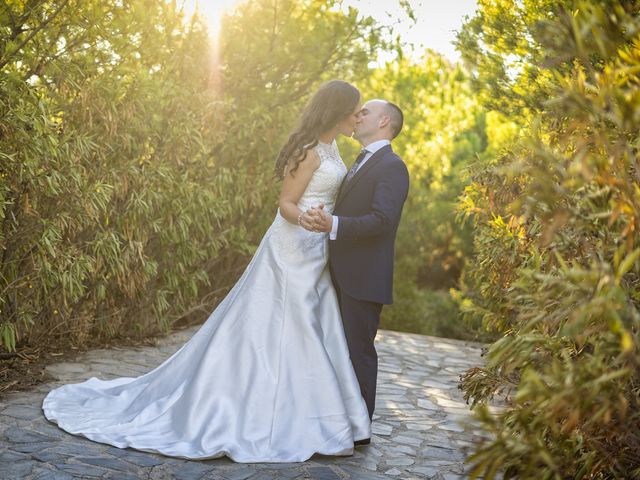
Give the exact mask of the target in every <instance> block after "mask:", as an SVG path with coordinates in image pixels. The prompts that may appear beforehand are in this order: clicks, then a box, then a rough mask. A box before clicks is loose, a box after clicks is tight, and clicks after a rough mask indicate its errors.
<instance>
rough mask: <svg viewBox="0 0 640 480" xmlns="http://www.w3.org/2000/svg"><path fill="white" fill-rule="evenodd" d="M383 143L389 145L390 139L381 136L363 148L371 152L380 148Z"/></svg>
mask: <svg viewBox="0 0 640 480" xmlns="http://www.w3.org/2000/svg"><path fill="white" fill-rule="evenodd" d="M385 145H391V141H390V140H388V139H386V138H383V139H382V140H377V141H375V142H372V143H370V144H369V145H367V146H366V147H364V148H365V150H367V152H370V153H371V154H374V153H376V152H377V151H378V150H380V149H381V148H382V147H384V146H385Z"/></svg>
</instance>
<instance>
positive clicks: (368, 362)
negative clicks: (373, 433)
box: [334, 281, 382, 419]
mask: <svg viewBox="0 0 640 480" xmlns="http://www.w3.org/2000/svg"><path fill="white" fill-rule="evenodd" d="M334 284H335V285H336V290H337V293H338V303H339V304H340V313H341V314H342V324H343V325H344V333H345V336H346V337H347V345H348V346H349V355H350V357H351V363H352V364H353V369H354V370H355V371H356V376H357V377H358V383H359V384H360V391H361V393H362V396H363V398H364V401H365V403H366V404H367V410H369V418H370V419H372V418H373V410H374V408H375V406H376V379H377V377H378V353H377V352H376V348H375V346H374V343H373V342H374V339H375V338H376V333H377V332H378V325H379V324H380V312H381V311H382V305H381V304H380V303H374V302H367V301H365V300H358V299H355V298H353V297H350V296H349V295H347V294H346V293H344V291H343V290H342V289H340V287H339V286H338V284H337V282H335V281H334Z"/></svg>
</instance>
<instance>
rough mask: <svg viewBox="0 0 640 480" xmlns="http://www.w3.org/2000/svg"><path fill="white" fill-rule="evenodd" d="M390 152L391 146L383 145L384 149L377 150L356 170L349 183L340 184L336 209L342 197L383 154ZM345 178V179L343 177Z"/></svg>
mask: <svg viewBox="0 0 640 480" xmlns="http://www.w3.org/2000/svg"><path fill="white" fill-rule="evenodd" d="M390 151H391V145H385V146H384V147H382V148H380V149H378V150H377V151H376V153H374V154H373V155H371V158H369V159H368V160H367V161H366V162H365V164H364V165H363V166H362V167H360V168H359V169H358V171H357V172H356V174H355V175H354V176H353V177H352V178H351V180H350V181H349V182H345V181H343V182H342V185H341V186H340V191H339V192H338V198H337V199H336V207H337V206H338V205H339V204H340V202H341V201H342V200H343V199H344V197H345V196H346V195H347V193H349V191H351V189H352V188H353V187H354V186H355V184H356V183H358V181H359V180H360V179H361V178H362V177H363V176H364V175H365V174H366V173H367V171H368V170H370V169H371V168H372V167H373V166H374V165H375V164H376V163H378V162H379V161H380V160H381V159H382V157H383V156H384V154H385V153H387V152H390ZM345 178H346V177H345Z"/></svg>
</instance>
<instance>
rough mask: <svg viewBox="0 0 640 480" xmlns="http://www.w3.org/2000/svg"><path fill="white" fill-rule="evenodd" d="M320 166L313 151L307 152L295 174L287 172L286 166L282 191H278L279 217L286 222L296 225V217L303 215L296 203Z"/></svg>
mask: <svg viewBox="0 0 640 480" xmlns="http://www.w3.org/2000/svg"><path fill="white" fill-rule="evenodd" d="M319 166H320V157H319V156H318V154H317V153H316V152H315V150H307V153H306V155H305V157H304V159H303V160H302V161H301V162H300V163H299V164H298V168H297V169H296V171H295V172H293V173H291V172H289V166H288V165H287V168H286V171H285V174H284V180H283V181H282V190H281V191H280V205H279V206H280V215H282V216H283V217H284V218H285V219H286V220H287V221H289V222H291V223H295V224H298V217H299V216H300V215H301V214H302V213H304V212H303V211H302V210H300V209H299V208H298V201H300V197H302V194H303V193H304V191H305V189H306V188H307V185H308V184H309V180H311V176H312V175H313V172H315V171H316V169H317V168H318V167H319Z"/></svg>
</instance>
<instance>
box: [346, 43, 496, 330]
mask: <svg viewBox="0 0 640 480" xmlns="http://www.w3.org/2000/svg"><path fill="white" fill-rule="evenodd" d="M362 90H363V95H364V97H365V99H367V98H385V99H388V100H390V101H392V102H395V103H396V104H398V105H399V106H400V107H401V108H402V109H403V112H404V115H405V124H404V128H403V131H402V133H401V134H400V135H399V136H398V138H396V139H395V140H394V143H393V145H394V150H395V151H396V152H398V154H399V155H400V156H401V157H402V158H403V159H404V161H405V162H406V163H407V166H408V168H409V173H410V179H411V182H410V189H409V190H410V191H409V197H408V199H407V201H406V204H405V206H404V210H403V214H402V220H401V223H400V227H399V230H398V238H397V242H396V266H395V303H394V305H392V306H391V307H386V308H385V309H384V310H383V317H382V326H383V327H385V328H392V329H397V330H405V331H411V332H416V333H424V334H429V335H441V336H455V337H458V338H473V337H475V335H476V334H475V332H474V331H473V329H470V328H469V326H468V325H466V326H463V325H461V323H460V320H459V312H458V308H457V306H456V305H455V303H454V301H453V299H451V298H449V295H448V293H447V290H448V289H449V288H450V287H452V286H454V285H456V284H457V280H458V277H459V275H460V272H461V270H462V267H463V264H464V260H465V258H466V257H467V256H469V255H470V254H471V247H472V243H471V242H472V240H471V231H470V228H469V226H467V225H461V224H460V223H459V222H456V219H455V217H454V216H453V215H452V214H451V212H452V210H453V209H454V206H455V203H456V199H457V197H458V195H459V193H460V191H461V190H462V189H463V188H464V186H465V185H466V183H467V182H468V178H467V177H466V173H465V172H466V169H467V168H468V166H469V165H470V164H471V163H473V162H475V161H476V156H477V155H478V154H481V153H482V152H483V151H484V150H485V149H486V148H487V147H488V143H487V136H486V135H487V134H486V119H485V115H484V113H483V111H482V110H481V108H480V106H479V105H478V103H477V101H476V100H475V98H474V95H473V94H472V92H471V89H470V85H469V80H468V78H467V75H466V74H465V72H464V71H463V69H462V68H461V67H459V66H455V65H452V64H451V63H450V62H448V61H447V60H446V59H445V58H443V57H442V56H440V55H438V54H437V53H435V52H429V51H428V52H426V53H425V55H424V57H423V59H422V60H421V61H419V62H415V61H411V60H410V59H408V58H404V57H400V58H399V59H398V60H396V61H394V62H389V63H387V65H385V66H384V67H383V68H379V69H376V70H375V71H373V72H372V74H371V75H370V76H369V78H368V80H367V81H366V82H363V83H362ZM345 151H346V149H345ZM345 158H347V157H345Z"/></svg>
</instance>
